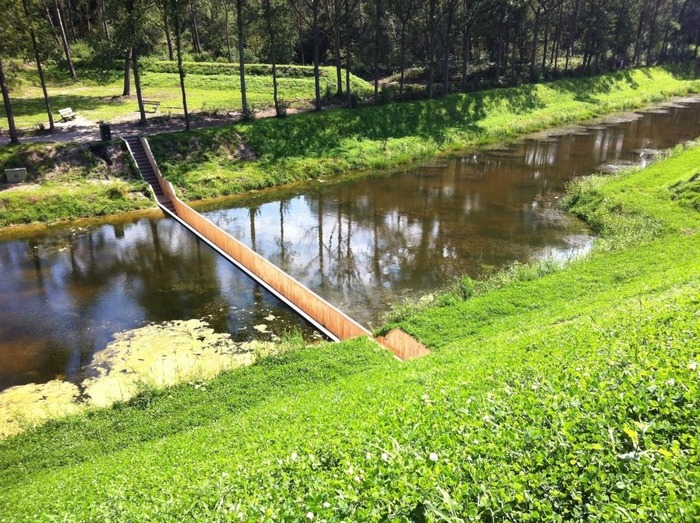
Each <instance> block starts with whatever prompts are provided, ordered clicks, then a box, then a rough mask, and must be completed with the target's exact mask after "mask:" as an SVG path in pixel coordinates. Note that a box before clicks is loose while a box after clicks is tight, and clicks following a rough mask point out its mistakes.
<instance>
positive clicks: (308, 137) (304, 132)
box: [243, 85, 544, 160]
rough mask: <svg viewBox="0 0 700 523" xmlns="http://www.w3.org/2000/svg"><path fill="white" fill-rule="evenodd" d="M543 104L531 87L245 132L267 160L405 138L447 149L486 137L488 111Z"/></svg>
mask: <svg viewBox="0 0 700 523" xmlns="http://www.w3.org/2000/svg"><path fill="white" fill-rule="evenodd" d="M542 107H544V103H543V102H542V101H541V100H540V99H539V97H538V95H537V87H536V86H532V85H528V86H522V87H518V88H514V89H502V90H496V91H488V92H482V93H474V94H456V95H451V96H447V97H445V98H441V99H438V100H430V101H420V102H404V103H393V104H390V105H385V106H380V107H365V108H361V109H357V110H338V111H329V112H324V113H312V114H307V115H304V116H303V117H301V118H299V117H294V116H292V117H290V118H287V119H285V120H277V119H269V120H265V121H257V122H255V124H253V125H250V126H247V127H246V128H244V129H243V133H244V134H245V136H246V139H247V141H248V144H249V145H250V146H251V147H252V148H253V150H255V151H256V152H257V153H258V154H259V155H261V156H264V157H265V158H267V159H271V160H274V159H280V158H286V157H295V156H296V157H299V156H302V157H303V156H308V155H309V152H310V151H313V152H314V153H315V154H314V155H315V156H325V155H327V154H329V153H330V152H332V151H333V150H335V149H337V148H338V147H340V146H341V145H342V142H344V141H345V140H348V139H355V140H358V141H361V140H365V139H367V140H374V141H386V140H389V139H392V138H393V139H400V138H406V137H418V138H421V139H425V140H432V141H434V142H435V143H436V144H438V145H439V146H440V145H443V144H444V143H445V142H446V141H447V140H448V139H449V136H450V135H451V134H453V133H454V132H455V131H457V132H460V133H462V134H470V135H474V136H479V135H483V134H484V133H485V132H486V131H485V129H484V128H483V127H482V126H480V125H479V122H480V121H482V120H483V119H484V118H486V117H487V116H488V114H489V110H491V109H497V110H499V111H502V110H504V109H507V110H509V111H510V112H512V113H516V114H521V113H527V112H530V111H533V110H535V109H540V108H542Z"/></svg>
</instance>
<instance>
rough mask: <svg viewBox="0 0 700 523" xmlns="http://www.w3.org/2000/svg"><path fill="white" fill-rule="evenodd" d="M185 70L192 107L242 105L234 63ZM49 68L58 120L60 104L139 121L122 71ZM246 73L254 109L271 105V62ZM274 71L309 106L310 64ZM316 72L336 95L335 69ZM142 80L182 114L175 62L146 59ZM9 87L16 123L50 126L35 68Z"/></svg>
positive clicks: (291, 100)
mask: <svg viewBox="0 0 700 523" xmlns="http://www.w3.org/2000/svg"><path fill="white" fill-rule="evenodd" d="M185 70H186V72H187V80H186V89H187V106H188V108H189V110H190V111H192V112H205V113H216V112H222V113H226V112H227V111H230V110H240V108H241V86H240V79H239V77H238V66H237V65H236V64H222V63H216V64H207V63H197V62H186V63H185ZM48 73H49V74H48V92H49V96H50V98H51V107H52V108H53V111H54V119H55V120H56V121H60V118H59V115H58V110H59V109H62V108H64V107H71V108H72V109H73V110H74V111H75V112H77V113H78V114H79V115H80V116H81V117H83V118H85V119H87V120H91V121H93V122H98V121H107V122H109V121H112V122H116V121H119V120H123V119H125V118H126V119H132V120H138V118H139V114H138V104H137V101H136V91H134V90H133V88H132V92H133V93H134V94H133V95H132V96H130V97H123V96H121V94H122V90H123V74H124V73H123V71H120V70H94V69H88V68H79V70H78V82H73V81H72V80H71V79H70V77H69V76H68V75H67V74H66V73H65V72H64V71H59V70H57V69H54V68H51V69H49V71H48ZM246 73H247V75H246V76H247V78H246V87H247V97H248V103H249V104H252V105H253V106H254V107H255V108H256V109H264V108H266V107H272V106H273V98H272V71H271V68H270V66H269V65H265V64H248V66H247V67H246ZM278 74H279V81H278V87H279V97H280V99H282V100H285V101H286V102H287V103H288V104H290V105H291V106H292V107H308V106H309V104H310V101H311V100H313V98H314V78H313V67H310V66H293V65H280V66H279V72H278ZM320 76H321V91H322V93H326V91H328V92H330V93H331V94H334V93H335V68H332V67H322V68H321V72H320ZM344 78H345V76H344V72H343V79H344ZM350 81H351V84H352V88H353V90H354V91H355V92H356V93H358V95H359V96H367V95H368V94H369V93H370V92H371V87H370V85H369V84H368V83H367V82H365V81H364V80H362V79H360V78H358V77H356V76H354V75H352V76H351V80H350ZM141 85H142V89H143V97H144V98H146V99H155V100H160V101H161V107H160V109H159V114H161V115H174V116H176V115H180V116H181V115H182V114H183V112H184V111H183V106H182V94H181V92H180V77H179V76H178V73H177V65H176V64H174V63H173V62H159V61H146V62H145V63H144V64H143V66H142V78H141ZM10 91H11V92H10V95H11V97H12V101H13V109H14V114H15V121H16V125H17V127H18V128H20V129H31V128H33V127H35V126H36V125H38V124H40V123H42V124H44V125H45V126H46V127H48V117H47V116H46V106H45V104H44V98H43V93H42V91H41V86H40V85H39V83H38V76H37V74H36V71H35V70H34V69H33V68H19V69H17V70H14V72H13V73H12V74H11V75H10ZM0 122H1V123H0V127H5V128H6V123H5V108H4V106H0Z"/></svg>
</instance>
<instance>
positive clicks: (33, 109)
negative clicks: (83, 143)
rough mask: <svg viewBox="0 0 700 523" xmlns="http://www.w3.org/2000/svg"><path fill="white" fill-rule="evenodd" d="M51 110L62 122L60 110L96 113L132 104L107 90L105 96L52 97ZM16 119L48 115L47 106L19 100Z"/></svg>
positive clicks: (15, 103)
mask: <svg viewBox="0 0 700 523" xmlns="http://www.w3.org/2000/svg"><path fill="white" fill-rule="evenodd" d="M50 100H51V109H52V112H53V116H54V119H55V120H56V121H60V120H61V117H60V116H59V114H58V110H59V109H64V108H66V107H70V108H71V109H73V111H75V112H76V113H80V112H81V111H95V110H98V109H101V108H104V107H105V106H108V105H115V106H120V105H124V104H125V103H127V102H131V100H130V99H128V98H119V97H113V96H112V95H110V93H109V92H108V91H107V90H105V95H104V96H81V95H74V94H66V95H63V94H60V95H52V96H51V97H50ZM12 108H13V109H14V113H15V118H24V117H30V118H31V117H36V116H41V115H46V104H45V102H44V99H43V98H17V99H15V100H13V102H12ZM4 117H5V108H4V107H0V118H4Z"/></svg>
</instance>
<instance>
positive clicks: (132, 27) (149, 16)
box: [108, 0, 161, 125]
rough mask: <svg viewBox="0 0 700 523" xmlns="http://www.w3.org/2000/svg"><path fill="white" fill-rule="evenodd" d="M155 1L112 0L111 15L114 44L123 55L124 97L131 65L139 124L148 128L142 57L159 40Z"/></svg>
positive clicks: (128, 85)
mask: <svg viewBox="0 0 700 523" xmlns="http://www.w3.org/2000/svg"><path fill="white" fill-rule="evenodd" d="M155 11H156V10H155V8H154V4H153V0H110V1H109V4H108V12H109V14H110V19H111V20H112V22H113V25H114V33H115V34H114V39H113V40H114V42H115V44H116V45H117V46H118V48H119V49H120V50H121V51H122V52H123V53H124V56H125V59H124V92H123V95H124V96H128V95H129V94H130V84H129V66H131V69H132V71H133V74H134V86H135V87H136V98H137V100H138V106H139V114H140V121H139V123H140V125H146V111H145V109H144V105H143V94H142V92H141V75H140V68H139V56H140V55H141V54H147V53H148V52H149V51H150V50H152V48H153V44H154V41H155V40H156V39H157V38H159V37H160V34H161V33H160V32H159V29H158V23H157V21H156V20H154V17H153V14H154V12H155Z"/></svg>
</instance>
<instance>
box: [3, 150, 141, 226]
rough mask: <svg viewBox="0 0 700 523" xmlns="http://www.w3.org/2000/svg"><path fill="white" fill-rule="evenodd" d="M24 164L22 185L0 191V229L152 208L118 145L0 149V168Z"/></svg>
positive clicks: (22, 165) (139, 181)
mask: <svg viewBox="0 0 700 523" xmlns="http://www.w3.org/2000/svg"><path fill="white" fill-rule="evenodd" d="M13 167H25V168H27V178H28V180H27V181H28V182H30V183H28V184H23V185H18V186H15V187H12V189H11V190H5V191H2V192H0V211H1V212H0V227H4V226H7V225H13V224H24V223H36V222H42V223H50V222H55V221H59V220H65V219H67V218H83V217H91V216H105V215H109V214H118V213H122V212H126V211H132V210H136V209H144V208H147V207H151V206H152V201H151V198H150V194H149V192H148V191H149V189H148V185H147V184H146V183H145V182H144V181H143V180H141V179H140V178H138V179H136V178H135V177H134V173H133V171H132V170H131V167H130V164H129V163H128V161H127V160H126V158H125V155H124V151H123V150H122V149H121V146H120V145H119V144H115V143H110V144H96V145H91V146H87V145H82V144H65V145H46V144H22V145H20V146H16V147H11V148H3V149H0V168H1V169H6V168H13Z"/></svg>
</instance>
